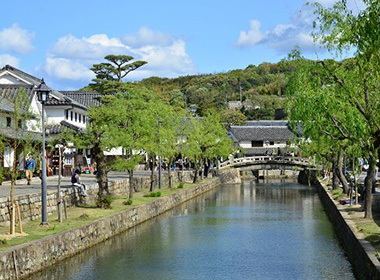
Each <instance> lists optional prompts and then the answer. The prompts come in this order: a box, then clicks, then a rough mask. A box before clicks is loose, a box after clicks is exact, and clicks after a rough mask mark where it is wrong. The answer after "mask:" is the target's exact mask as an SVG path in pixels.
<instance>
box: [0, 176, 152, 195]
mask: <svg viewBox="0 0 380 280" xmlns="http://www.w3.org/2000/svg"><path fill="white" fill-rule="evenodd" d="M149 175H150V172H149V171H136V172H135V176H139V177H141V176H149ZM127 178H128V174H127V173H125V172H110V173H109V175H108V179H109V181H113V180H120V179H127ZM81 181H82V182H83V183H84V184H85V185H91V184H95V183H96V178H95V176H94V175H92V174H81ZM57 184H58V176H50V177H47V189H48V191H49V190H56V189H57ZM70 187H71V177H62V178H61V188H62V189H64V188H70ZM10 188H11V183H10V182H3V184H2V185H0V197H7V196H9V193H10ZM35 193H37V194H41V180H40V178H39V177H34V178H33V180H32V183H31V184H30V185H27V182H26V179H21V180H17V182H16V185H15V191H14V194H15V196H19V195H25V194H35Z"/></svg>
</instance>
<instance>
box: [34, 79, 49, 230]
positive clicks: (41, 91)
mask: <svg viewBox="0 0 380 280" xmlns="http://www.w3.org/2000/svg"><path fill="white" fill-rule="evenodd" d="M35 92H36V94H37V98H38V101H40V102H41V105H42V179H41V193H42V194H41V195H42V198H41V202H42V222H41V225H44V226H45V225H47V224H48V223H47V219H46V217H47V206H46V198H47V186H46V149H45V142H46V141H45V104H46V101H47V100H48V98H49V93H50V92H51V89H50V88H49V87H48V86H47V85H46V84H45V81H44V79H42V81H41V84H40V85H39V86H38V87H37V88H36V90H35Z"/></svg>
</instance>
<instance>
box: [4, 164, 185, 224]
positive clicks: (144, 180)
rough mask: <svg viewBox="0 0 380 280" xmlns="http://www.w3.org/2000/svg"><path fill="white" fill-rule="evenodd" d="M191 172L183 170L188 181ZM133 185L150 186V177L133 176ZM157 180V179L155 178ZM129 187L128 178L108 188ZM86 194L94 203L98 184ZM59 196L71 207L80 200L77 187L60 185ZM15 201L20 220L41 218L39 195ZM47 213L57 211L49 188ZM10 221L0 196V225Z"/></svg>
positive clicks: (139, 188) (176, 180)
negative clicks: (18, 208)
mask: <svg viewBox="0 0 380 280" xmlns="http://www.w3.org/2000/svg"><path fill="white" fill-rule="evenodd" d="M191 173H192V172H190V171H185V172H184V180H185V181H190V180H191V178H192V174H191ZM133 180H134V185H135V189H136V190H137V191H142V190H143V189H146V188H149V187H150V177H149V176H145V177H134V178H133ZM156 181H157V180H156ZM179 181H180V180H179V177H178V174H177V173H173V184H174V185H176V184H178V183H179ZM168 183H169V180H168V176H167V174H163V176H162V184H163V185H167V184H168ZM128 188H129V181H128V179H124V180H115V181H114V182H110V185H109V189H110V192H111V193H112V194H115V195H122V194H127V193H128ZM86 190H87V194H88V196H87V197H86V203H94V202H95V199H96V195H97V192H98V184H91V185H86ZM61 196H62V197H64V199H65V202H66V206H67V207H71V206H74V205H77V204H78V203H80V202H82V201H81V200H80V196H79V195H78V192H77V189H76V188H72V187H62V188H61ZM15 203H18V205H19V207H20V212H21V220H22V221H23V222H26V221H28V220H37V219H40V218H41V212H42V210H41V205H42V204H41V195H40V194H29V195H21V196H16V197H15ZM46 204H47V214H48V215H52V214H53V213H54V212H57V191H53V190H49V191H48V192H47V200H46ZM9 221H10V202H9V197H2V198H0V226H8V225H9Z"/></svg>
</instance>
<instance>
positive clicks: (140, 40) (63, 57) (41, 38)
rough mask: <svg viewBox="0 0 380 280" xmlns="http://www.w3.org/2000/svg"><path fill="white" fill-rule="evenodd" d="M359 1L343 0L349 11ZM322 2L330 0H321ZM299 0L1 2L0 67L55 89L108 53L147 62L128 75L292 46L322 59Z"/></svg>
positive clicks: (207, 67) (219, 68)
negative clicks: (42, 80)
mask: <svg viewBox="0 0 380 280" xmlns="http://www.w3.org/2000/svg"><path fill="white" fill-rule="evenodd" d="M359 1H360V0H349V1H348V2H349V5H351V6H352V7H353V9H357V8H356V6H357V5H359V8H360V4H358V2H359ZM319 2H320V3H322V4H324V5H326V6H328V5H331V4H332V3H333V2H334V0H320V1H319ZM305 3H306V0H286V1H285V0H266V1H259V0H235V1H220V0H219V1H217V0H192V1H179V0H176V1H174V0H160V1H157V0H140V1H136V0H133V1H129V0H124V1H121V0H108V1H98V0H92V1H84V0H75V1H74V0H65V1H57V0H49V1H47V0H34V1H30V0H19V1H5V2H4V3H2V11H3V13H2V16H1V17H0V66H4V65H5V64H10V65H13V66H15V67H17V68H19V69H21V70H23V71H25V72H27V73H30V74H32V75H34V76H37V77H44V78H45V81H46V83H47V84H48V85H49V86H50V87H52V88H54V89H57V90H70V89H79V88H81V87H83V86H86V85H88V84H89V83H90V81H91V79H92V78H93V73H92V72H91V71H90V70H89V68H90V67H91V66H92V65H93V64H94V63H100V62H104V60H103V58H104V56H106V55H108V54H127V55H131V56H133V57H135V58H136V59H142V60H146V61H148V64H147V65H145V66H143V67H141V68H140V69H138V70H136V71H135V72H132V73H131V74H130V75H128V76H127V77H128V79H130V80H140V79H142V78H147V77H150V76H159V77H178V76H183V75H188V74H203V73H218V72H225V71H229V70H233V69H238V68H239V69H242V68H245V67H247V66H248V65H250V64H255V65H258V64H260V63H262V62H278V61H280V60H281V59H282V58H284V57H286V55H287V53H288V52H289V51H290V50H291V49H292V48H293V47H294V45H298V46H299V47H300V48H301V50H302V51H303V53H304V55H305V56H307V57H309V58H314V59H315V58H317V55H318V56H319V57H326V56H328V54H326V52H325V51H323V50H321V49H320V48H319V47H318V46H315V45H314V44H313V42H312V39H311V37H310V32H311V30H312V22H313V14H312V10H311V9H310V8H309V7H305Z"/></svg>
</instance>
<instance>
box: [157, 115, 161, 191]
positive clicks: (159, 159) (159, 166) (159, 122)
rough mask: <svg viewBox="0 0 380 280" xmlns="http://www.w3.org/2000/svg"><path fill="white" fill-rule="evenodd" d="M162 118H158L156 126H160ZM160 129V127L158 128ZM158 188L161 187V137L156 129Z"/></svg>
mask: <svg viewBox="0 0 380 280" xmlns="http://www.w3.org/2000/svg"><path fill="white" fill-rule="evenodd" d="M161 125H162V120H161V119H158V126H159V127H161ZM159 129H160V128H159ZM158 139H159V140H158V141H159V143H158V188H159V189H161V165H162V161H161V137H160V131H158Z"/></svg>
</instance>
